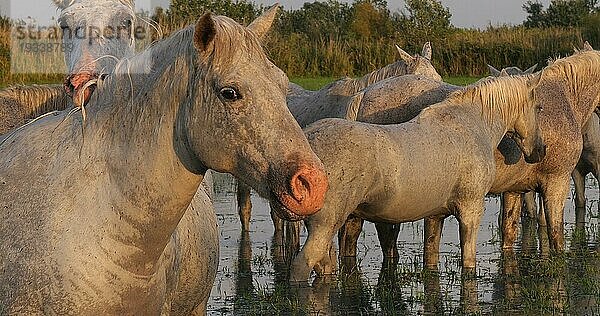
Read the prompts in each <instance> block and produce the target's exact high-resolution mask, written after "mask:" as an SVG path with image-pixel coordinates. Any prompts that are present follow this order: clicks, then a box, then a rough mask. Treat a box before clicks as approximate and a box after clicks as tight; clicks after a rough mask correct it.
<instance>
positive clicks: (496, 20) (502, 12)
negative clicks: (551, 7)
mask: <svg viewBox="0 0 600 316" xmlns="http://www.w3.org/2000/svg"><path fill="white" fill-rule="evenodd" d="M254 1H255V2H256V3H259V4H264V5H271V4H273V3H274V2H275V1H276V0H254ZM305 1H306V0H279V3H281V4H282V5H283V6H284V7H285V8H287V9H290V8H293V9H297V8H299V7H301V6H302V4H303V3H304V2H305ZM341 1H344V2H352V0H341ZM538 1H539V2H541V3H543V4H544V5H545V6H547V5H548V3H550V0H538ZM523 3H525V1H521V0H442V4H443V5H444V6H446V7H448V8H450V13H452V24H454V25H455V26H457V27H475V28H485V27H486V26H488V25H490V24H491V25H494V26H496V25H504V24H512V25H515V24H520V23H522V22H523V20H524V19H525V12H524V11H523V9H522V8H521V7H522V5H523ZM136 4H137V6H138V8H143V9H145V10H151V9H152V7H154V6H157V5H160V6H162V7H167V6H168V4H169V0H136ZM388 5H389V7H390V9H391V10H392V11H398V10H401V9H403V8H404V1H403V0H388ZM9 8H10V12H11V13H10V14H8V12H9ZM0 13H2V14H3V15H9V16H11V17H13V18H15V17H17V18H21V19H25V18H27V17H29V16H31V17H32V18H34V19H35V20H36V21H40V22H44V21H50V18H51V16H57V10H56V8H55V7H54V6H53V5H52V1H50V0H0Z"/></svg>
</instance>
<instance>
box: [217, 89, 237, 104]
mask: <svg viewBox="0 0 600 316" xmlns="http://www.w3.org/2000/svg"><path fill="white" fill-rule="evenodd" d="M220 94H221V97H222V98H223V99H224V100H226V101H237V100H239V99H241V98H242V96H241V95H240V93H239V92H237V90H236V89H234V88H231V87H225V88H223V89H221V92H220Z"/></svg>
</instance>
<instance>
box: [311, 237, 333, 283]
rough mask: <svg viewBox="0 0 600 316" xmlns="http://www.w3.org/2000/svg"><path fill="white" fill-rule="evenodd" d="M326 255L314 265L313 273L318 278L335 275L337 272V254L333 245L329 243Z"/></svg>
mask: <svg viewBox="0 0 600 316" xmlns="http://www.w3.org/2000/svg"><path fill="white" fill-rule="evenodd" d="M327 248H328V251H327V253H326V254H325V256H324V257H323V259H321V260H320V261H319V262H317V264H316V265H315V272H316V273H317V275H318V276H324V275H331V274H335V272H336V271H337V254H336V251H335V247H333V243H332V242H329V247H327Z"/></svg>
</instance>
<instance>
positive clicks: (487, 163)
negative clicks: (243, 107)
mask: <svg viewBox="0 0 600 316" xmlns="http://www.w3.org/2000/svg"><path fill="white" fill-rule="evenodd" d="M539 78H540V76H537V77H530V78H496V79H491V80H487V81H484V82H481V83H479V84H478V85H475V86H471V87H468V88H465V89H463V90H460V91H457V92H454V93H453V94H452V95H451V96H450V97H449V98H448V99H447V100H445V101H443V102H441V103H439V104H437V105H434V106H431V107H429V108H428V109H426V110H424V111H423V112H422V113H421V114H420V115H419V116H417V118H415V119H414V120H411V121H410V122H408V123H404V124H397V125H371V124H367V123H361V122H353V121H346V120H339V119H327V120H322V121H318V122H316V123H315V124H313V125H311V126H309V127H307V128H306V129H305V133H306V135H307V138H308V140H309V142H310V144H311V147H312V148H313V150H314V151H315V153H316V154H317V156H319V158H320V159H321V160H322V162H323V164H324V165H325V169H326V170H327V172H328V175H329V183H330V188H329V191H328V193H327V194H326V198H325V205H324V207H323V209H322V210H321V212H319V213H317V214H315V215H313V216H311V217H309V218H308V219H306V221H305V224H306V226H307V228H308V233H309V236H308V239H307V240H306V243H305V244H304V246H303V248H302V250H301V251H300V253H299V254H298V256H297V257H296V258H295V259H294V261H293V263H292V268H291V279H292V280H295V281H304V280H307V279H308V277H309V276H310V273H311V271H312V270H313V268H314V269H315V270H316V271H317V273H318V274H326V273H332V272H333V271H331V270H329V271H328V270H326V268H329V267H334V266H335V264H334V263H335V262H336V260H334V259H332V256H328V251H329V254H330V255H331V254H332V253H333V250H332V248H331V242H332V237H333V235H334V234H335V233H336V232H337V231H338V229H339V228H340V227H341V226H342V224H344V222H345V220H346V218H347V217H348V216H349V215H350V214H353V215H354V216H357V217H361V218H363V219H366V220H369V221H375V222H386V223H401V222H407V221H416V220H419V219H422V218H425V217H429V216H434V215H449V214H454V215H456V216H457V218H458V220H459V223H460V233H461V249H462V263H463V266H464V267H465V268H474V267H475V245H476V240H477V231H478V229H479V222H480V219H481V215H482V214H483V203H484V197H485V195H486V194H487V192H488V191H489V190H490V187H491V186H492V183H493V181H494V177H495V169H496V168H495V160H494V151H495V149H496V147H497V146H498V144H499V143H500V140H501V139H502V138H503V137H504V135H505V134H507V132H508V133H510V134H513V135H514V136H515V138H516V141H517V143H518V144H519V145H520V147H521V148H522V149H523V151H524V152H525V154H526V158H527V160H528V161H530V162H532V163H534V162H537V161H539V160H541V159H542V158H543V157H544V155H545V145H544V144H543V141H542V139H541V137H540V131H539V127H538V118H537V117H538V113H539V112H540V111H541V105H540V104H539V103H538V102H537V101H536V98H535V96H534V95H533V93H532V91H533V88H534V87H535V86H536V85H537V82H538V80H539ZM274 207H275V208H276V207H277V205H274Z"/></svg>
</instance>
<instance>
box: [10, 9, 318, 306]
mask: <svg viewBox="0 0 600 316" xmlns="http://www.w3.org/2000/svg"><path fill="white" fill-rule="evenodd" d="M231 43H237V44H238V45H235V46H232V45H231ZM96 90H97V91H96V92H97V93H94V94H93V95H92V96H91V97H90V99H89V100H88V102H89V103H88V105H87V110H88V116H87V119H86V120H83V118H82V115H79V113H76V112H75V113H74V112H69V111H64V112H60V113H52V114H49V115H46V116H44V117H43V118H40V119H38V120H36V121H35V122H32V123H30V124H28V125H26V126H24V127H23V128H20V129H18V130H16V131H14V132H12V133H8V134H6V135H4V136H1V137H0V186H2V192H3V194H2V195H0V222H2V223H3V225H2V226H1V227H0V263H1V265H2V266H1V269H0V314H14V313H19V314H38V313H51V314H152V315H156V314H177V315H188V314H191V313H197V314H202V313H204V312H205V307H206V306H205V302H203V297H202V295H203V294H204V293H205V292H206V290H207V288H208V289H210V287H211V286H212V281H213V279H212V276H211V275H208V274H205V273H206V270H205V268H203V267H206V266H208V267H210V268H209V269H208V270H211V269H215V268H216V266H217V264H218V257H216V256H215V254H214V253H199V252H198V251H197V249H202V247H200V246H199V245H200V244H201V243H204V242H206V240H204V238H203V237H204V236H205V235H206V234H211V232H207V231H205V230H202V228H203V227H202V225H201V224H199V223H200V222H202V220H203V215H204V214H203V211H201V210H196V212H186V210H187V209H188V206H189V205H190V202H191V201H192V198H193V197H194V195H195V194H196V192H197V190H198V187H199V186H200V183H201V181H202V178H203V175H204V173H205V172H206V170H207V169H208V168H211V169H215V170H217V171H221V172H230V173H233V174H234V175H235V176H236V177H238V178H241V179H243V180H244V182H246V183H249V184H251V185H252V186H253V188H254V189H256V190H257V192H259V194H261V195H263V196H265V197H268V198H269V199H270V200H272V201H276V202H275V203H276V204H277V205H278V206H279V207H278V210H279V211H280V212H281V216H285V217H287V218H293V219H302V218H304V217H305V216H308V215H310V214H313V213H314V212H316V211H317V210H318V209H320V208H321V207H322V204H323V199H324V194H325V191H326V189H327V178H326V175H325V173H324V171H323V167H322V164H321V163H320V161H319V159H318V158H317V157H316V156H315V154H314V153H313V152H312V151H311V149H310V146H309V144H308V142H307V141H306V139H305V137H304V135H303V134H302V132H301V130H300V128H299V126H298V125H297V123H296V122H295V120H294V119H293V117H292V116H291V114H290V113H289V111H288V109H287V107H286V104H285V93H286V90H287V78H286V76H285V75H284V74H283V73H282V72H281V70H279V69H278V68H277V67H275V66H274V65H273V64H272V63H271V62H270V61H269V60H268V59H267V57H266V56H265V54H264V52H263V50H262V48H261V46H260V43H259V42H258V39H257V36H256V35H255V34H254V32H253V31H252V28H250V29H246V28H243V27H241V26H240V25H239V24H237V23H235V22H234V21H233V20H231V19H228V18H225V17H213V16H211V15H208V14H207V15H204V16H203V17H202V18H200V20H199V21H198V23H196V25H194V26H192V27H188V28H186V29H184V30H182V31H180V32H177V33H175V34H174V35H173V36H172V37H170V38H168V39H166V40H164V41H161V42H159V43H158V44H157V45H155V46H153V47H152V48H150V49H148V50H146V51H144V52H142V53H141V54H139V55H137V56H135V57H132V58H129V59H125V60H122V61H121V62H119V63H118V64H117V67H116V70H115V72H114V73H113V74H111V75H109V76H108V77H107V78H105V80H103V81H98V86H97V88H96ZM224 121H226V122H227V123H228V124H222V122H224ZM242 131H252V134H251V135H249V134H248V133H245V132H242ZM215 135H219V137H215ZM31 157H36V159H31ZM48 187H51V188H52V190H47V188H48ZM192 210H194V209H193V208H192ZM213 216H214V214H213ZM181 225H184V226H183V228H184V229H181V231H179V232H176V229H178V227H181ZM212 230H213V231H216V227H213V228H212ZM180 233H181V234H180Z"/></svg>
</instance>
